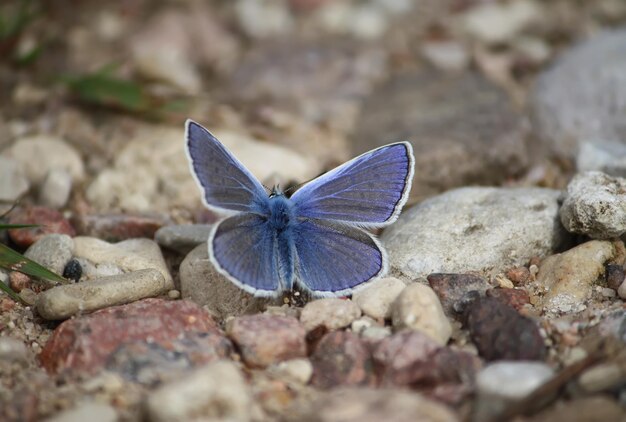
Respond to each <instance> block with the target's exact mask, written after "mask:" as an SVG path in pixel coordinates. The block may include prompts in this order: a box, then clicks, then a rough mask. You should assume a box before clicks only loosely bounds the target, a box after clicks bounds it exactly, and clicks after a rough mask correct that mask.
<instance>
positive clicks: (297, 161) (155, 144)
mask: <svg viewBox="0 0 626 422" xmlns="http://www.w3.org/2000/svg"><path fill="white" fill-rule="evenodd" d="M211 129H212V130H211V132H212V133H213V134H214V135H215V136H216V137H217V138H218V139H219V140H220V142H222V144H224V145H225V146H226V148H228V150H229V151H230V152H231V153H232V154H233V155H234V156H235V157H237V159H238V160H239V161H241V162H242V163H243V164H244V165H245V166H246V168H247V169H248V170H250V172H251V173H252V174H254V175H255V177H257V178H258V179H259V180H260V181H261V182H270V181H278V182H280V183H281V184H282V185H285V184H287V182H288V181H293V180H302V181H304V180H309V179H311V178H312V177H314V176H315V175H317V174H318V173H319V172H320V170H321V168H319V167H318V165H317V164H316V163H315V162H314V160H312V159H309V158H307V157H306V156H305V155H303V154H298V153H296V152H293V151H291V150H290V149H287V148H284V147H280V146H278V145H272V144H269V143H267V142H260V141H258V140H256V139H253V138H251V137H250V136H248V135H243V134H240V133H236V132H232V131H225V130H219V129H217V130H215V129H214V128H211ZM181 130H182V128H181V127H180V126H172V127H170V126H146V127H142V128H139V129H138V130H137V132H136V134H135V136H134V137H133V138H131V139H129V140H128V141H127V142H126V144H125V146H124V147H123V148H122V149H121V151H119V152H118V153H117V154H116V158H115V162H114V163H113V166H112V167H109V168H105V169H103V170H102V171H101V172H100V173H99V174H98V175H97V176H96V177H95V179H94V180H93V182H92V183H91V184H90V185H89V186H88V187H87V190H86V197H87V200H88V201H89V202H90V204H91V205H93V206H94V207H95V208H97V209H98V210H101V211H106V210H113V209H124V210H126V211H128V212H140V213H148V212H152V213H154V212H164V213H168V212H169V211H170V210H171V209H172V208H177V207H181V208H186V209H196V208H198V207H200V206H201V202H200V196H201V194H200V190H199V189H198V186H197V185H196V182H195V181H194V180H193V177H192V175H191V173H190V172H189V162H188V160H187V157H186V155H185V148H184V147H185V145H184V142H182V141H181ZM258 157H263V160H259V159H258ZM150 237H152V236H150Z"/></svg>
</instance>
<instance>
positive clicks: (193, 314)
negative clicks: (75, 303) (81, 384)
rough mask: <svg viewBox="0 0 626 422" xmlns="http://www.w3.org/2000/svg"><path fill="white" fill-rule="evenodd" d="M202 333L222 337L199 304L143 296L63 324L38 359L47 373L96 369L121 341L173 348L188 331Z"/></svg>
mask: <svg viewBox="0 0 626 422" xmlns="http://www.w3.org/2000/svg"><path fill="white" fill-rule="evenodd" d="M206 332H209V333H214V334H217V335H221V332H220V330H219V329H218V327H217V325H216V323H215V321H213V319H212V318H211V317H210V316H209V315H208V313H207V312H206V311H204V310H203V309H202V308H200V307H199V306H198V305H196V304H194V303H192V302H188V301H185V300H180V301H166V300H162V299H144V300H142V301H138V302H134V303H131V304H129V305H122V306H114V307H110V308H106V309H102V310H100V311H97V312H94V313H92V314H89V315H83V316H79V317H77V318H75V319H70V320H67V321H65V322H63V323H62V324H61V325H59V326H58V327H57V328H56V330H54V333H53V334H52V337H51V338H50V340H49V341H48V342H47V343H46V345H45V346H44V348H43V351H42V352H41V355H40V360H41V363H42V365H43V367H44V368H45V369H46V370H47V371H49V372H59V371H62V370H65V369H74V370H79V371H85V372H95V371H96V370H98V369H99V368H101V367H103V366H104V365H105V364H106V362H107V359H109V357H110V356H111V355H112V354H113V353H114V352H115V351H116V350H117V349H119V348H120V347H121V346H122V345H124V344H127V343H131V342H136V341H146V342H150V343H158V344H159V345H161V346H163V347H165V348H167V349H168V350H171V345H172V344H173V343H174V342H176V341H178V340H180V339H181V338H183V337H184V336H185V334H186V333H206Z"/></svg>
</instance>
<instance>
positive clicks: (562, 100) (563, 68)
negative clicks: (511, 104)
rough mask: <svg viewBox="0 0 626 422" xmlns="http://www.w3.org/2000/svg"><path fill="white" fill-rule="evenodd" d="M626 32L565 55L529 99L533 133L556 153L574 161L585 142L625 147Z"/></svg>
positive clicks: (614, 33)
mask: <svg viewBox="0 0 626 422" xmlns="http://www.w3.org/2000/svg"><path fill="white" fill-rule="evenodd" d="M625 69H626V29H620V30H615V31H610V32H603V33H600V34H597V35H595V36H594V37H592V38H590V39H589V40H587V41H584V42H582V43H580V44H578V45H576V46H574V47H572V48H571V49H570V50H569V51H567V52H566V53H564V54H563V56H561V58H560V59H559V60H558V61H557V62H556V64H555V65H554V66H553V67H552V68H551V69H549V70H547V71H546V72H544V73H543V74H542V75H541V76H540V77H539V79H538V81H537V84H536V86H535V89H534V91H533V93H532V95H531V97H530V107H531V111H532V115H533V119H534V127H535V130H536V132H537V134H538V135H539V137H540V138H541V139H542V140H543V142H544V143H545V145H546V147H547V148H548V149H549V150H551V151H552V152H554V153H556V154H558V155H560V156H563V157H566V158H571V159H574V158H576V154H577V152H578V151H579V147H580V145H581V144H582V143H583V142H595V141H594V140H600V141H602V142H603V143H615V144H622V145H623V144H626V119H625V118H624V116H625V115H626V71H625Z"/></svg>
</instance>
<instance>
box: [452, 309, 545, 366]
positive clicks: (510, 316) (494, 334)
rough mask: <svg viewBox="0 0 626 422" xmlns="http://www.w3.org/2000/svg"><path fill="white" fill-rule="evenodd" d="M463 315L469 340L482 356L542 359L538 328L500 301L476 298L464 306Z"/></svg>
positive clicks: (494, 358)
mask: <svg viewBox="0 0 626 422" xmlns="http://www.w3.org/2000/svg"><path fill="white" fill-rule="evenodd" d="M464 316H465V325H466V326H467V327H468V329H469V332H470V336H471V338H472V341H473V342H474V344H475V345H476V347H477V348H478V352H479V353H480V355H481V356H482V357H484V358H485V359H487V360H489V361H493V360H500V359H504V360H543V359H545V357H546V354H547V350H546V346H545V344H544V341H543V338H542V337H541V334H540V333H539V327H538V326H537V325H536V324H535V322H534V321H532V320H531V319H529V318H526V317H524V316H522V315H520V314H519V313H518V312H517V311H516V310H515V309H514V308H512V307H510V306H508V305H505V304H504V303H502V302H501V301H500V300H498V299H495V298H492V297H484V298H479V299H476V300H475V301H473V302H472V303H471V304H469V305H468V307H467V309H466V310H465V315H464Z"/></svg>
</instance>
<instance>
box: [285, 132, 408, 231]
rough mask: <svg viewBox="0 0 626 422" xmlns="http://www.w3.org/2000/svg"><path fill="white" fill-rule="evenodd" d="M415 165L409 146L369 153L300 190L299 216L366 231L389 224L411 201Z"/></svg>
mask: <svg viewBox="0 0 626 422" xmlns="http://www.w3.org/2000/svg"><path fill="white" fill-rule="evenodd" d="M413 162H414V158H413V151H412V148H411V145H410V144H409V143H407V142H401V143H397V144H390V145H387V146H384V147H381V148H378V149H375V150H373V151H370V152H367V153H365V154H363V155H361V156H359V157H357V158H355V159H353V160H351V161H349V162H347V163H345V164H343V165H341V166H339V167H337V168H336V169H334V170H331V171H329V172H328V173H326V174H324V175H322V176H320V177H318V178H317V179H315V180H313V181H311V182H309V183H307V184H306V185H304V186H303V187H302V188H300V189H299V190H297V191H296V192H295V193H294V194H293V196H292V197H291V199H292V200H293V203H294V207H295V209H296V213H297V215H298V216H300V217H307V218H314V219H324V220H335V221H343V222H346V223H349V224H357V225H361V226H365V227H380V226H384V225H387V224H390V223H391V222H393V221H395V219H396V218H397V216H398V215H399V213H400V210H401V209H402V206H403V205H404V203H405V202H406V200H407V198H408V192H409V189H410V187H411V180H412V178H413Z"/></svg>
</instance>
